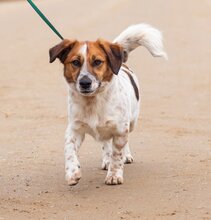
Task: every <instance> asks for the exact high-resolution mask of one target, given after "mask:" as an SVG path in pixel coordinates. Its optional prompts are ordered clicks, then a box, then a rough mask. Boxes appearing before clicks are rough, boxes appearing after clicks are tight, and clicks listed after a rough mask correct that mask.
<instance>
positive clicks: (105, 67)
mask: <svg viewBox="0 0 211 220" xmlns="http://www.w3.org/2000/svg"><path fill="white" fill-rule="evenodd" d="M89 47H90V50H89V52H88V56H89V58H90V59H89V64H92V63H93V60H98V56H99V57H100V58H101V57H103V59H102V61H103V62H102V63H101V65H99V68H98V69H97V70H96V69H94V68H92V71H93V72H95V73H96V75H97V76H99V78H100V79H101V80H102V81H110V80H111V78H112V76H113V74H116V75H117V74H118V72H119V69H120V67H121V65H122V62H123V60H124V52H123V49H122V47H121V46H120V45H118V44H113V43H110V42H107V41H105V40H102V39H99V40H97V41H96V42H93V43H89ZM100 58H99V60H101V59H100ZM90 66H91V65H90ZM92 66H94V65H92Z"/></svg>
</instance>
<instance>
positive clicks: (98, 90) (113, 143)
mask: <svg viewBox="0 0 211 220" xmlns="http://www.w3.org/2000/svg"><path fill="white" fill-rule="evenodd" d="M138 46H144V47H145V48H147V49H148V50H149V52H150V53H151V54H152V55H153V56H155V57H164V58H167V55H166V53H165V52H164V50H163V43H162V34H161V32H160V31H159V30H157V29H155V28H153V27H151V26H150V25H147V24H136V25H132V26H130V27H128V28H127V29H126V30H124V31H123V32H122V33H121V34H120V35H119V36H118V37H117V38H116V39H115V40H114V41H113V42H108V41H106V40H103V39H98V40H97V41H77V40H73V39H70V40H68V39H64V40H63V41H62V42H61V43H59V44H57V45H56V46H54V47H52V48H51V49H50V50H49V55H50V63H52V62H54V61H55V60H56V58H58V59H59V60H60V61H61V63H62V64H63V65H64V77H65V79H66V81H67V84H68V126H67V129H66V133H65V149H64V151H65V173H66V180H67V183H68V185H76V184H77V183H78V182H79V180H80V179H81V167H80V163H79V161H78V156H77V155H78V150H79V147H80V145H81V144H82V142H83V140H84V138H85V134H89V135H91V136H93V137H94V138H95V139H96V140H97V141H100V142H101V143H102V144H103V148H102V149H103V162H102V169H105V170H108V171H107V176H106V178H105V183H106V184H108V185H117V184H122V183H123V167H124V163H132V162H133V157H132V155H131V152H130V147H129V143H128V136H129V133H130V132H132V131H133V130H134V127H135V125H136V123H137V120H138V117H139V106H140V97H139V85H138V79H137V77H136V75H135V74H134V73H133V72H132V70H131V69H130V68H129V67H128V66H127V65H126V64H125V63H126V61H127V59H128V56H129V54H130V52H131V51H133V50H134V49H135V48H137V47H138Z"/></svg>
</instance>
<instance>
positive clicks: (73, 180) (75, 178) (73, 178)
mask: <svg viewBox="0 0 211 220" xmlns="http://www.w3.org/2000/svg"><path fill="white" fill-rule="evenodd" d="M80 179H81V171H80V169H78V170H76V171H74V172H72V173H70V174H68V173H67V174H66V180H67V184H68V185H69V186H74V185H76V184H78V182H79V180H80Z"/></svg>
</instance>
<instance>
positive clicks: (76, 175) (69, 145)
mask: <svg viewBox="0 0 211 220" xmlns="http://www.w3.org/2000/svg"><path fill="white" fill-rule="evenodd" d="M83 140H84V134H81V133H78V132H76V131H73V130H71V129H70V127H69V126H68V128H67V130H66V135H65V173H66V180H67V183H68V185H70V186H73V185H76V184H77V183H78V182H79V180H80V179H81V169H80V163H79V161H78V156H77V154H78V150H79V147H80V146H81V143H82V141H83Z"/></svg>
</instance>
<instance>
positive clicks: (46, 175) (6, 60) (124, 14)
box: [0, 0, 211, 220]
mask: <svg viewBox="0 0 211 220" xmlns="http://www.w3.org/2000/svg"><path fill="white" fill-rule="evenodd" d="M37 5H38V6H39V7H40V8H41V9H42V10H43V12H44V13H45V14H46V15H47V16H48V17H49V18H50V20H51V21H52V22H53V23H54V25H55V26H56V27H57V28H58V29H59V30H60V31H61V33H62V34H63V35H64V36H65V37H67V38H78V39H81V40H88V39H89V40H95V39H97V38H98V37H103V38H105V39H107V40H112V39H113V38H114V37H116V36H117V35H118V34H119V33H120V32H121V31H122V30H123V29H124V28H126V27H127V26H128V25H130V24H134V23H140V22H146V23H150V24H153V25H154V26H156V27H157V28H159V29H161V30H162V31H163V34H164V38H165V48H166V51H167V53H168V55H169V61H167V62H166V61H165V60H163V59H158V58H153V57H151V55H150V54H149V53H148V51H146V49H144V48H139V49H137V50H136V51H135V52H133V53H132V54H131V56H130V58H129V65H130V67H131V68H132V69H133V70H134V71H135V72H136V73H137V75H138V78H139V80H140V84H141V92H140V93H141V99H142V101H141V114H140V121H139V124H138V126H137V128H136V130H135V131H134V132H133V133H132V134H131V136H130V143H131V146H132V152H133V155H134V158H135V162H134V163H133V164H131V165H127V166H126V167H125V175H124V176H125V182H124V184H123V185H119V186H107V185H104V178H105V175H106V172H105V171H103V170H101V169H100V166H101V146H100V145H99V144H98V143H96V142H95V141H94V140H93V139H92V138H90V137H87V138H86V141H85V142H84V144H83V146H82V148H81V151H80V161H81V164H82V171H83V178H82V179H81V181H80V183H79V184H78V185H77V186H75V187H68V186H67V185H66V182H65V180H64V159H63V145H64V140H63V137H64V131H65V127H66V125H67V111H66V109H67V92H66V91H67V87H66V84H65V81H64V79H63V76H62V65H60V64H59V62H55V63H53V64H51V65H50V64H49V63H48V49H49V48H50V47H52V46H54V45H55V44H57V43H58V42H60V40H59V38H57V36H56V35H55V34H54V33H53V32H52V31H51V30H50V29H49V28H48V27H47V26H46V25H45V24H44V23H43V22H42V21H41V20H40V18H39V17H38V16H37V15H36V14H35V12H34V11H33V10H32V9H31V7H30V6H29V5H28V4H27V2H26V1H14V2H12V1H9V2H7V1H3V2H2V3H1V4H0V27H1V30H0V39H1V40H0V48H1V54H0V220H2V219H5V220H6V219H9V220H11V219H12V220H13V219H20V220H25V219H59V220H60V219H65V220H75V219H78V220H95V219H101V220H108V219H109V220H113V219H114V220H116V219H120V220H121V219H125V220H129V219H141V220H147V219H148V220H154V219H156V220H157V219H176V220H183V219H184V220H189V219H190V220H195V219H197V220H198V219H203V220H208V219H211V65H210V58H211V43H210V42H211V41H210V36H211V25H210V22H211V1H210V0H204V1H197V0H191V1H190V0H186V1H181V0H172V1H166V0H157V1H153V0H145V1H143V0H133V1H130V0H107V1H98V0H90V1H83V0H78V1H74V2H73V1H68V0H60V1H58V0H57V1H56V0H46V1H37Z"/></svg>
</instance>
